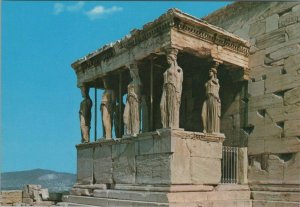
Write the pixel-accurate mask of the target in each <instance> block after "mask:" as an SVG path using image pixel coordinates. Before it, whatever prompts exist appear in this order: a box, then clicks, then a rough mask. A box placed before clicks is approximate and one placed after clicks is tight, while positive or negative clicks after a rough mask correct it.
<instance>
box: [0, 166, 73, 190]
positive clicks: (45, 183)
mask: <svg viewBox="0 0 300 207" xmlns="http://www.w3.org/2000/svg"><path fill="white" fill-rule="evenodd" d="M75 181H76V175H75V174H72V173H62V172H55V171H51V170H43V169H34V170H27V171H17V172H5V173H1V190H18V189H22V188H23V186H24V185H26V184H36V185H42V187H43V188H48V190H49V191H50V192H62V191H69V190H70V188H71V187H72V186H73V185H74V183H75Z"/></svg>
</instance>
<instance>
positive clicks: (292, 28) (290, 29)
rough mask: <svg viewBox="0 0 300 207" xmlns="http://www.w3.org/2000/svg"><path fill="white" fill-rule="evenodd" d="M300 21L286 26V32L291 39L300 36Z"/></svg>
mask: <svg viewBox="0 0 300 207" xmlns="http://www.w3.org/2000/svg"><path fill="white" fill-rule="evenodd" d="M299 31H300V23H297V24H293V25H289V26H287V27H286V33H287V35H288V38H289V40H292V39H296V38H299V37H300V34H299Z"/></svg>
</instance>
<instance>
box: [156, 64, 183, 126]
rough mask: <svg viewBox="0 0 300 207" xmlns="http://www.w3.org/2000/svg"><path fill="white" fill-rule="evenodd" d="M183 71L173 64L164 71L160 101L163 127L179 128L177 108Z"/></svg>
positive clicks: (178, 106)
mask: <svg viewBox="0 0 300 207" xmlns="http://www.w3.org/2000/svg"><path fill="white" fill-rule="evenodd" d="M182 81H183V71H182V69H181V68H180V67H179V66H178V65H177V64H175V66H171V67H170V68H169V69H167V70H166V71H165V72H164V84H163V93H162V98H161V102H160V109H161V121H162V125H163V128H179V109H180V102H181V93H182Z"/></svg>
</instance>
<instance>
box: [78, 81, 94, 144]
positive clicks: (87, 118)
mask: <svg viewBox="0 0 300 207" xmlns="http://www.w3.org/2000/svg"><path fill="white" fill-rule="evenodd" d="M80 89H81V95H82V97H83V100H82V101H81V103H80V109H79V120H80V129H81V142H82V143H88V142H90V129H91V118H92V115H91V114H92V113H91V109H92V105H93V103H92V100H91V98H90V96H89V88H88V87H86V86H81V87H80Z"/></svg>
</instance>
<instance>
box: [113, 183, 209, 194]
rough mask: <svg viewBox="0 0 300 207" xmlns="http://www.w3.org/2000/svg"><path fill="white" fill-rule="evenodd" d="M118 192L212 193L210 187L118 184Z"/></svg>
mask: <svg viewBox="0 0 300 207" xmlns="http://www.w3.org/2000/svg"><path fill="white" fill-rule="evenodd" d="M114 189H117V190H128V191H130V190H135V191H157V192H206V191H212V190H213V189H214V187H213V186H210V185H171V186H153V185H123V184H116V186H115V188H114Z"/></svg>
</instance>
